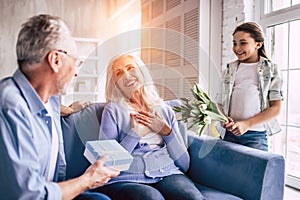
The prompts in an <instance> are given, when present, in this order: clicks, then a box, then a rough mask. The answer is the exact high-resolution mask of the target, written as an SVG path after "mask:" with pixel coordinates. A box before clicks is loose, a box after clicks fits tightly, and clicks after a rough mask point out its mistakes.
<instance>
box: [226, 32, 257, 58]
mask: <svg viewBox="0 0 300 200" xmlns="http://www.w3.org/2000/svg"><path fill="white" fill-rule="evenodd" d="M261 46H262V42H256V41H255V40H254V39H253V38H252V37H251V35H250V33H246V32H243V31H238V32H236V33H235V34H234V35H233V46H232V50H233V52H234V53H235V55H236V56H237V58H238V60H239V61H241V62H244V63H253V62H258V60H259V56H258V49H259V48H260V47H261Z"/></svg>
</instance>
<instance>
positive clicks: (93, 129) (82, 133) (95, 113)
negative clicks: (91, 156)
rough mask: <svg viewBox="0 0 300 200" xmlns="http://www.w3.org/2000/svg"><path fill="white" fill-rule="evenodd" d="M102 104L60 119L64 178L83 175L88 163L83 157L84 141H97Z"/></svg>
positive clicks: (96, 104)
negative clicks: (64, 155) (64, 157)
mask: <svg viewBox="0 0 300 200" xmlns="http://www.w3.org/2000/svg"><path fill="white" fill-rule="evenodd" d="M103 108H104V103H95V104H92V105H90V106H88V107H87V108H85V109H84V110H82V111H80V112H77V113H74V114H72V115H70V116H67V117H62V118H61V126H62V132H63V138H64V147H65V154H66V162H67V174H66V178H67V179H70V178H75V177H78V176H79V175H81V174H83V172H84V171H85V170H86V168H87V167H88V166H90V163H89V162H88V160H87V159H86V158H85V157H84V156H83V153H84V150H85V143H86V141H90V140H97V139H98V133H99V124H100V123H99V122H100V121H101V117H102V111H103Z"/></svg>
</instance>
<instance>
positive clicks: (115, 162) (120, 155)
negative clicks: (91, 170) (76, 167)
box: [83, 140, 133, 171]
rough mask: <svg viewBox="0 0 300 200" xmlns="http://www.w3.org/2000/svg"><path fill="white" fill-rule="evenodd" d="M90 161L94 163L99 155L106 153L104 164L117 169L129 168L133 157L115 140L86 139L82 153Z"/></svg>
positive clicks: (124, 169)
mask: <svg viewBox="0 0 300 200" xmlns="http://www.w3.org/2000/svg"><path fill="white" fill-rule="evenodd" d="M83 155H84V156H85V157H86V158H87V160H88V161H89V162H90V163H94V162H95V161H96V160H98V159H99V158H100V157H101V156H103V155H107V156H108V158H107V160H106V162H105V165H106V166H109V167H112V168H114V169H116V170H119V171H126V170H128V169H129V167H130V164H131V162H132V161H133V157H132V156H131V154H130V153H129V152H128V151H126V150H125V149H124V148H123V147H122V146H121V145H120V144H119V143H118V142H117V141H116V140H96V141H88V142H87V143H86V145H85V151H84V154H83Z"/></svg>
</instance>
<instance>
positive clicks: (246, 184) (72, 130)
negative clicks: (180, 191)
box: [61, 101, 285, 200]
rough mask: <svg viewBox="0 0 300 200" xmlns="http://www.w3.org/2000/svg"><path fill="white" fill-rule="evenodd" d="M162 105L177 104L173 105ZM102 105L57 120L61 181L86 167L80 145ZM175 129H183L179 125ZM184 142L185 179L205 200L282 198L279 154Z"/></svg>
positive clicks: (193, 139)
mask: <svg viewBox="0 0 300 200" xmlns="http://www.w3.org/2000/svg"><path fill="white" fill-rule="evenodd" d="M167 103H168V104H170V105H171V106H174V105H178V101H168V102H167ZM104 105H105V104H104V103H94V104H92V105H91V106H89V107H87V108H86V109H84V110H82V111H81V112H78V113H74V114H72V115H70V116H68V117H62V118H61V122H62V130H63V137H64V143H65V153H66V161H67V178H74V177H77V176H79V175H81V174H82V173H83V172H84V171H85V169H86V168H87V167H88V166H89V162H88V161H87V160H86V159H85V157H84V156H83V152H84V148H85V147H84V144H85V142H86V141H89V140H97V137H98V131H99V122H100V121H101V116H102V111H103V108H104ZM178 123H180V122H178ZM179 125H180V128H181V129H182V131H184V129H185V126H184V125H183V124H181V123H180V124H179ZM186 143H187V145H188V148H189V153H190V156H191V163H190V168H189V170H188V172H187V175H188V176H189V177H190V178H191V179H192V180H193V181H194V182H195V184H196V186H197V187H198V188H199V190H200V191H201V192H202V193H203V195H204V196H205V197H206V198H207V199H208V200H210V199H211V200H219V199H220V200H237V199H246V200H259V199H262V200H269V199H270V200H282V199H283V193H284V176H285V162H284V158H283V157H282V156H280V155H276V154H271V153H267V152H263V151H260V150H256V149H252V148H248V147H245V146H241V145H237V144H233V143H229V142H226V141H223V140H220V139H216V138H211V137H205V136H201V137H198V136H192V135H188V138H186ZM82 197H85V196H82ZM86 197H87V198H86V199H97V198H99V199H101V197H100V196H99V197H98V196H97V194H94V196H93V193H92V192H90V193H86ZM83 199H84V198H83Z"/></svg>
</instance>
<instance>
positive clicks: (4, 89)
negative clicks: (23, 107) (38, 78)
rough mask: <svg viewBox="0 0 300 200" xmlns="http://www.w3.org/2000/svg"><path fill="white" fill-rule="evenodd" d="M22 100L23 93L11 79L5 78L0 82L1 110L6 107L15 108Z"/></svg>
mask: <svg viewBox="0 0 300 200" xmlns="http://www.w3.org/2000/svg"><path fill="white" fill-rule="evenodd" d="M21 99H23V98H22V95H21V92H20V90H19V88H18V87H17V86H16V84H15V82H14V81H13V80H12V78H11V77H9V78H4V79H2V80H1V81H0V104H1V108H3V107H5V106H6V105H7V106H8V105H11V106H14V105H16V104H17V103H18V102H19V101H20V100H21Z"/></svg>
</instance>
